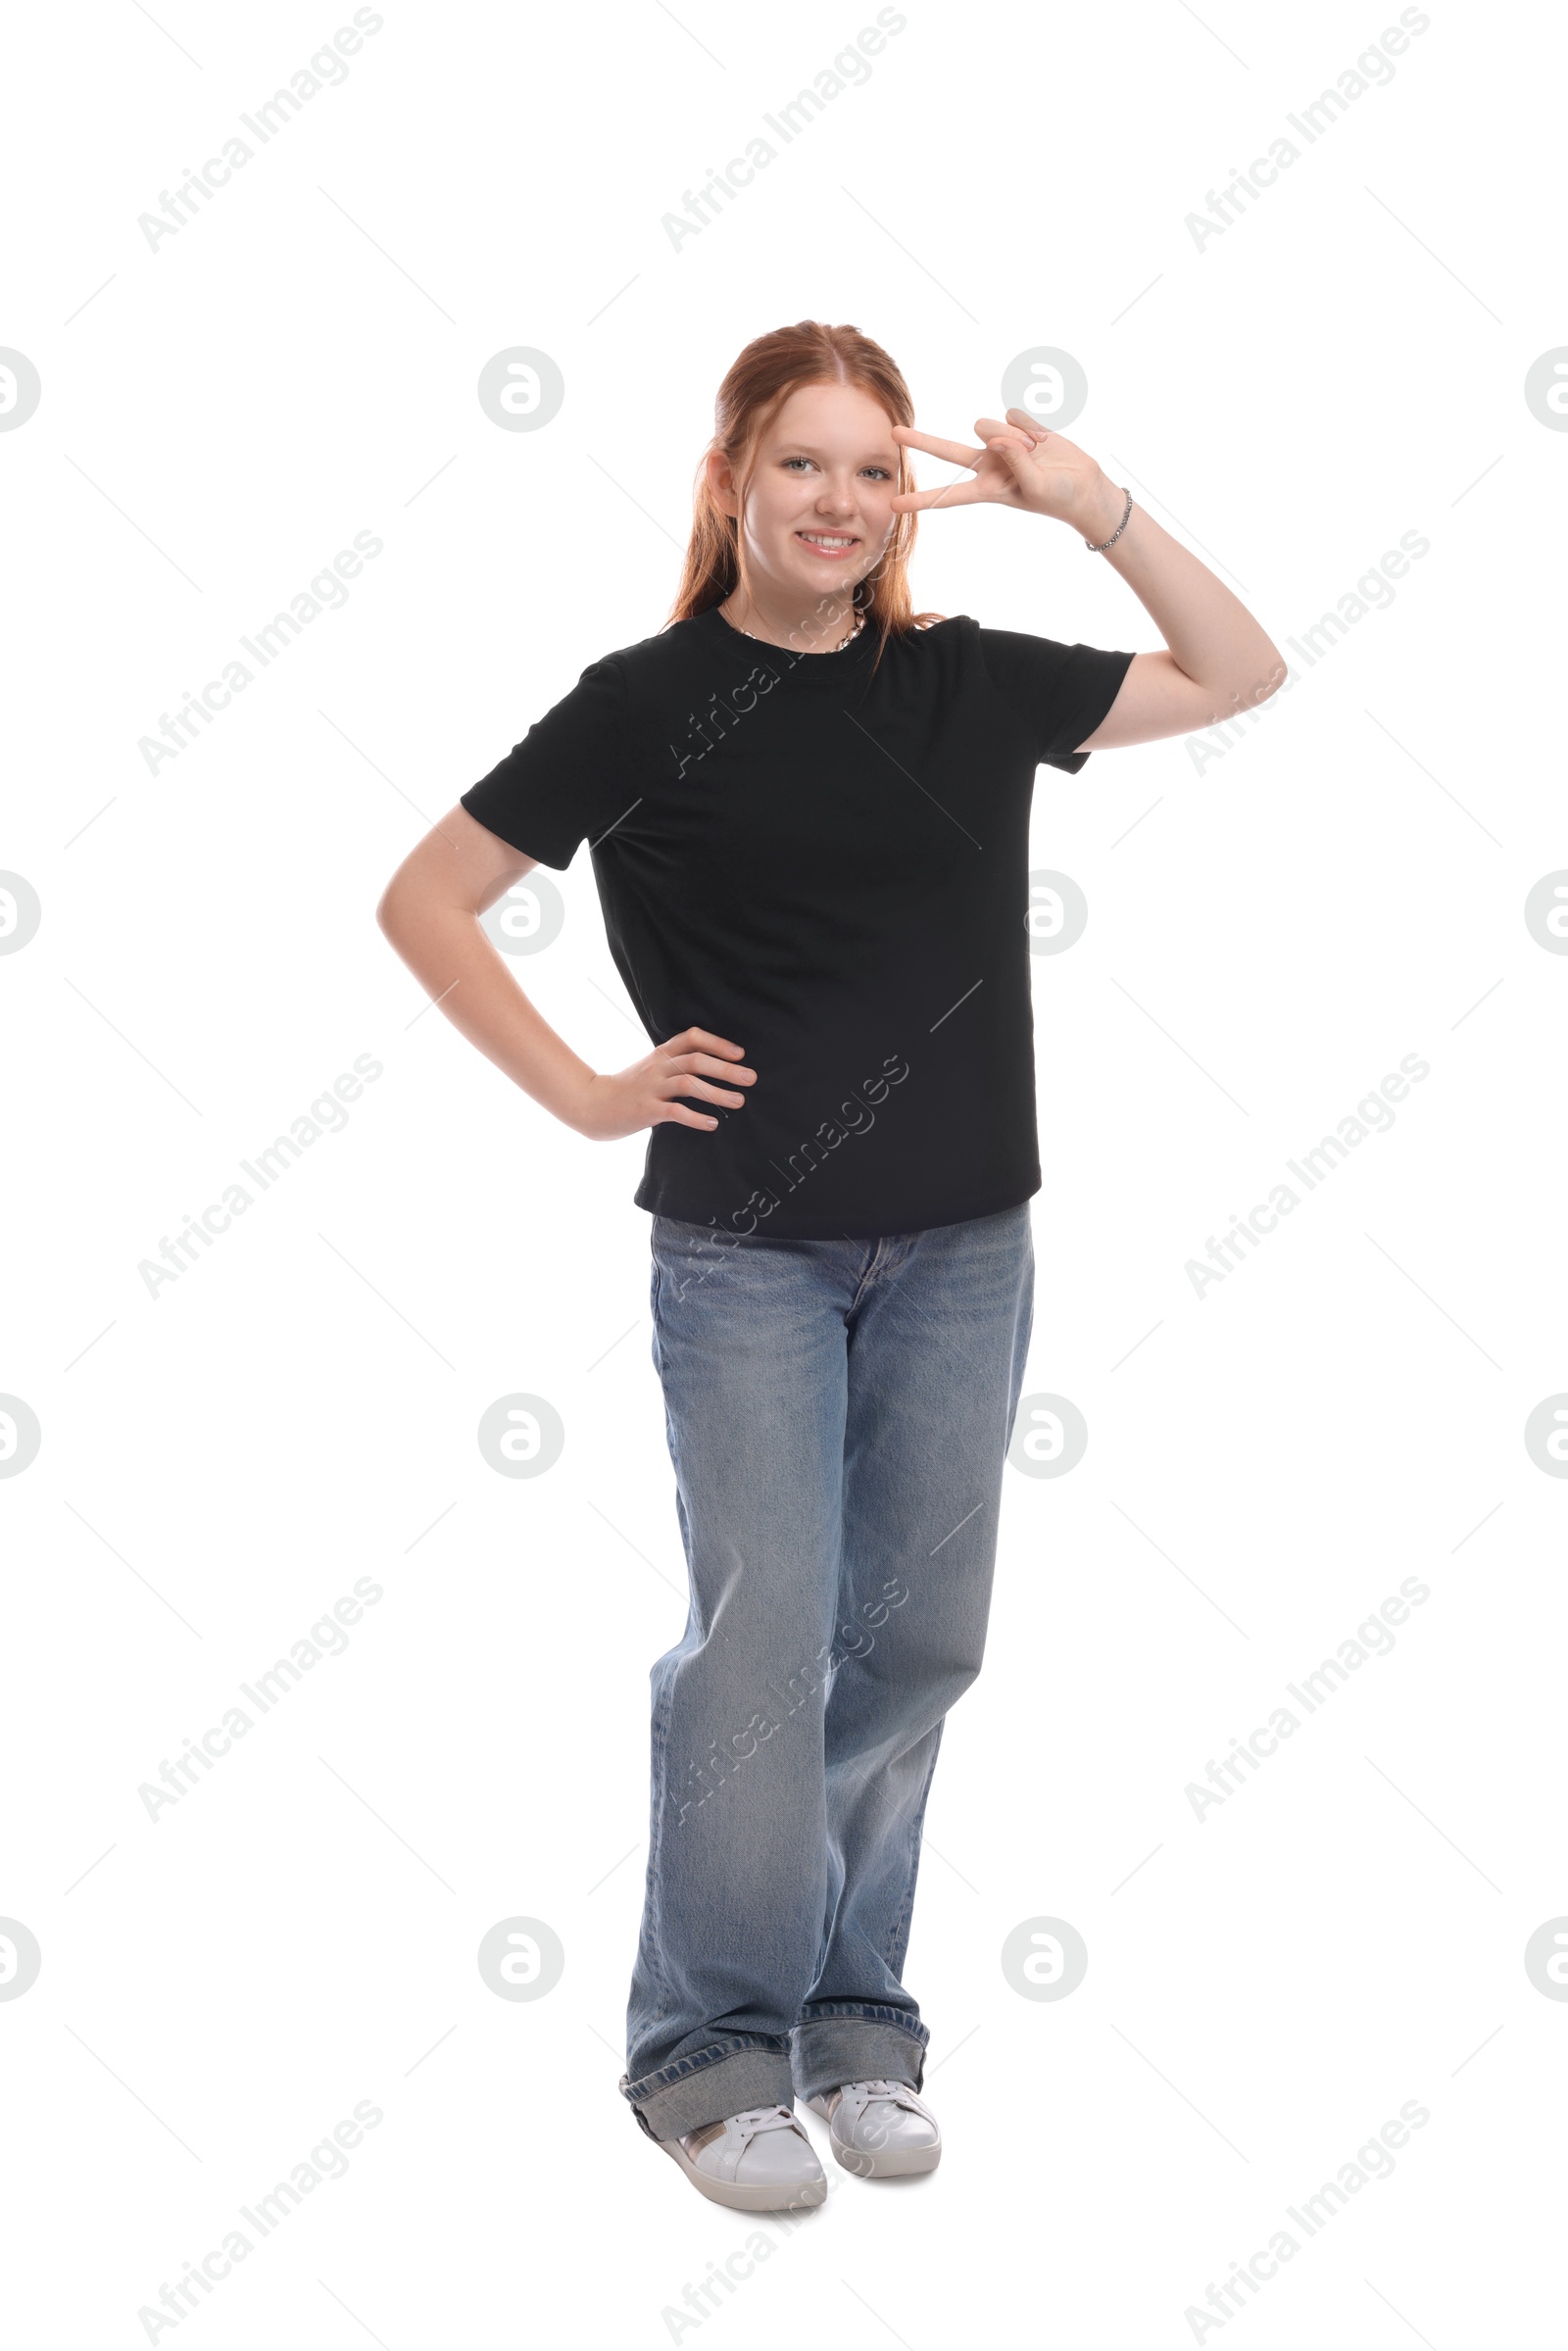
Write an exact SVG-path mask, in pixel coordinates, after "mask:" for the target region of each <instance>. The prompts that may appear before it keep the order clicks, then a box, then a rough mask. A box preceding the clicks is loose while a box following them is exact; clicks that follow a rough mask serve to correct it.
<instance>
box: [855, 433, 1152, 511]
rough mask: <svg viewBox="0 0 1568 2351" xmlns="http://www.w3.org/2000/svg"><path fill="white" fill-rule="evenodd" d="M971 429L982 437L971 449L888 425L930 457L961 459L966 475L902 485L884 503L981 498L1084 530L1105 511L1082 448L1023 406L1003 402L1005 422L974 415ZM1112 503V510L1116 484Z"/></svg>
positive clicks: (1097, 472)
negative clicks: (936, 485)
mask: <svg viewBox="0 0 1568 2351" xmlns="http://www.w3.org/2000/svg"><path fill="white" fill-rule="evenodd" d="M974 428H975V431H976V432H977V433H978V434H979V435H980V437H981V442H982V446H981V447H980V448H978V449H973V448H970V447H968V446H967V445H966V444H965V443H964V442H962V441H942V440H938V439H937V438H936V436H935V435H934V434H932V433H923V432H916V431H914V430H913V428H912V427H911V426H909V425H907V424H895V425H894V427H893V438H894V439H895V441H897V442H899V443H900V444H901V445H902V446H903V447H906V448H909V449H923V450H925V451H926V452H927V453H928V455H930V456H931V457H939V458H944V459H946V461H947V463H948V464H949V465H967V466H968V467H969V468H970V476H971V477H970V479H969V480H967V481H953V482H949V483H948V485H947V487H946V489H942V490H906V491H903V492H901V494H900V495H899V496H898V497H897V498H895V499H893V500H892V502H891V503H892V507H893V511H894V513H895V514H921V513H923V512H925V510H926V509H928V508H930V507H937V506H977V505H979V504H981V503H982V502H985V503H991V504H995V505H998V506H1015V507H1021V508H1023V510H1024V511H1025V513H1027V514H1050V515H1051V516H1053V517H1054V520H1056V521H1057V522H1070V523H1073V524H1074V525H1075V526H1079V527H1082V528H1083V529H1084V531H1085V535H1086V536H1087V535H1088V525H1089V523H1090V522H1092V521H1096V520H1098V518H1099V516H1100V515H1101V514H1102V513H1103V511H1104V506H1105V502H1106V499H1107V497H1108V496H1109V494H1110V485H1109V484H1107V482H1106V480H1105V476H1104V474H1103V472H1102V471H1101V468H1100V466H1099V465H1098V464H1097V463H1096V461H1095V460H1094V459H1093V458H1092V457H1091V456H1090V455H1089V454H1088V452H1087V450H1083V449H1080V448H1079V447H1078V445H1077V443H1076V442H1074V441H1069V440H1066V439H1065V438H1064V437H1063V436H1062V434H1060V433H1054V432H1047V431H1046V430H1045V429H1044V428H1043V427H1042V425H1041V424H1040V422H1039V419H1038V418H1037V417H1033V416H1030V415H1029V413H1028V411H1027V410H1026V409H1020V408H1010V409H1008V411H1007V415H1006V419H1005V421H1004V420H1003V419H1002V418H1001V417H998V416H977V417H976V418H975V424H974ZM1115 504H1116V509H1117V512H1118V514H1119V512H1120V510H1121V505H1122V493H1121V492H1119V491H1118V492H1116V493H1115ZM1113 527H1114V525H1113V524H1112V525H1107V528H1113ZM1098 535H1100V536H1103V535H1104V534H1103V533H1100V534H1098Z"/></svg>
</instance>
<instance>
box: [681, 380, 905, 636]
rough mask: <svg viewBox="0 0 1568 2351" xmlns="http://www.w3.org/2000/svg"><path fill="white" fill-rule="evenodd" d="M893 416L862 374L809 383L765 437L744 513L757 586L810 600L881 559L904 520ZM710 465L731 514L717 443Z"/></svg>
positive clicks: (731, 493) (840, 587)
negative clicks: (848, 380)
mask: <svg viewBox="0 0 1568 2351" xmlns="http://www.w3.org/2000/svg"><path fill="white" fill-rule="evenodd" d="M891 421H892V420H891V418H890V417H889V416H888V415H887V413H886V411H885V410H884V409H882V408H881V407H879V405H878V404H877V402H876V401H875V400H873V399H872V398H871V396H870V394H869V393H867V392H862V391H861V390H860V389H859V387H858V385H856V384H835V383H817V384H803V385H802V386H801V387H800V389H799V390H798V391H795V392H792V393H791V394H790V396H789V398H788V399H787V400H786V401H785V403H784V405H783V407H782V408H781V409H780V410H779V412H778V415H777V416H775V417H774V419H773V422H772V423H771V424H770V425H769V426H768V427H767V429H766V431H765V432H764V433H763V435H762V438H761V440H760V443H759V445H758V448H757V451H756V455H755V460H754V463H753V466H752V476H751V480H750V482H749V484H748V485H747V491H746V512H745V516H744V519H743V520H742V523H741V531H742V536H743V538H744V541H745V555H746V566H747V571H748V574H749V576H750V578H751V580H752V582H753V584H754V586H756V587H758V588H759V589H760V590H762V591H763V592H764V593H765V592H766V591H767V590H768V589H771V590H772V592H773V594H774V595H775V596H776V597H777V598H778V600H779V601H780V602H781V603H786V604H793V605H796V606H799V607H801V608H802V609H805V608H807V607H809V605H811V604H813V603H814V602H815V600H816V599H817V598H818V597H820V596H826V595H835V594H842V593H843V592H844V591H845V590H846V589H849V588H853V587H854V586H855V585H856V584H857V583H858V581H860V580H862V579H864V578H865V576H866V574H867V573H868V572H870V571H872V570H874V569H875V567H876V564H877V562H878V560H879V558H880V557H881V554H882V551H883V549H884V547H885V546H886V544H887V542H888V539H889V537H890V535H891V534H892V531H893V529H894V527H895V525H896V523H897V521H898V516H897V515H896V514H894V513H893V511H892V506H891V501H892V500H893V499H894V498H896V497H897V495H898V490H899V451H898V445H897V443H896V442H895V441H894V439H893V437H892V433H891V431H890V429H889V427H890V424H891ZM708 463H709V474H710V479H711V482H712V485H713V489H714V491H715V493H716V495H717V497H718V500H719V503H720V505H721V506H722V508H723V510H724V512H725V513H726V514H736V513H737V512H738V506H737V499H736V490H735V480H734V476H733V474H732V472H731V470H730V467H729V463H728V461H727V460H726V459H725V458H724V457H723V456H722V455H720V453H719V452H718V451H716V450H715V451H713V452H712V453H711V456H710V458H709V461H708Z"/></svg>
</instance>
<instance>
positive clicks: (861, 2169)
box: [806, 2081, 942, 2180]
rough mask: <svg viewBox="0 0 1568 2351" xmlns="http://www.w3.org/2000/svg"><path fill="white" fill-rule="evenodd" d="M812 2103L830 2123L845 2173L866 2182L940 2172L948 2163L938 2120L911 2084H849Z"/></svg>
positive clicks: (811, 2100) (815, 2110)
mask: <svg viewBox="0 0 1568 2351" xmlns="http://www.w3.org/2000/svg"><path fill="white" fill-rule="evenodd" d="M806 2103H807V2104H808V2106H809V2108H810V2109H811V2112H812V2113H813V2114H819V2115H821V2116H822V2117H823V2119H824V2121H825V2122H826V2123H827V2125H828V2136H829V2137H830V2138H831V2140H832V2142H833V2152H834V2154H835V2156H836V2157H837V2158H838V2160H839V2162H840V2163H841V2164H842V2165H843V2167H844V2169H845V2170H846V2171H847V2172H855V2173H857V2174H858V2177H859V2178H860V2179H862V2180H897V2179H904V2178H906V2177H907V2175H908V2174H909V2173H911V2172H934V2171H935V2170H936V2168H937V2165H938V2164H939V2163H940V2162H941V2161H942V2133H941V2131H939V2130H938V2128H937V2118H936V2116H935V2115H934V2114H933V2113H932V2112H931V2109H930V2107H929V2106H925V2105H922V2103H921V2102H920V2100H919V2099H918V2098H917V2097H916V2096H915V2094H914V2092H913V2090H912V2089H910V2087H909V2085H908V2083H907V2082H880V2081H878V2082H845V2084H844V2086H843V2088H842V2089H828V2090H823V2091H822V2092H821V2094H820V2096H818V2097H815V2098H808V2099H807V2101H806Z"/></svg>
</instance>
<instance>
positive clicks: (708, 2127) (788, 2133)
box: [659, 2106, 827, 2212]
mask: <svg viewBox="0 0 1568 2351" xmlns="http://www.w3.org/2000/svg"><path fill="white" fill-rule="evenodd" d="M659 2143H660V2145H661V2146H662V2148H663V2150H664V2152H665V2154H666V2155H672V2156H673V2157H674V2159H675V2161H676V2162H677V2163H678V2164H679V2165H680V2168H681V2170H682V2171H683V2172H684V2173H685V2175H686V2177H687V2179H688V2180H690V2181H691V2183H692V2185H693V2187H695V2188H696V2189H697V2191H698V2193H699V2194H700V2195H704V2196H711V2198H712V2200H713V2202H714V2203H715V2204H728V2205H732V2206H733V2207H734V2209H735V2210H736V2211H737V2212H794V2211H797V2210H799V2208H800V2207H801V2206H803V2205H807V2204H820V2203H821V2202H822V2200H823V2198H824V2197H825V2196H826V2194H827V2176H826V2174H825V2173H824V2171H823V2169H822V2167H821V2165H820V2164H819V2163H818V2162H817V2160H816V2151H815V2149H814V2148H813V2147H812V2145H811V2142H810V2140H809V2138H808V2137H807V2135H806V2132H805V2131H803V2130H802V2129H801V2126H800V2124H799V2123H798V2122H797V2121H796V2119H795V2114H794V2110H793V2108H791V2107H788V2106H753V2107H749V2108H748V2110H747V2111H746V2113H745V2114H732V2115H731V2116H730V2118H729V2120H728V2121H727V2122H724V2123H705V2124H704V2125H703V2127H702V2129H701V2130H700V2131H687V2133H686V2135H685V2137H684V2138H662V2139H661V2140H660V2142H659Z"/></svg>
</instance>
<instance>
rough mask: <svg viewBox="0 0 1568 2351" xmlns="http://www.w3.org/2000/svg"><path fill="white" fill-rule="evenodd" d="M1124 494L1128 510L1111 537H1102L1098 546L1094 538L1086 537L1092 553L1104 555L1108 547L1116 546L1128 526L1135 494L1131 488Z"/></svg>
mask: <svg viewBox="0 0 1568 2351" xmlns="http://www.w3.org/2000/svg"><path fill="white" fill-rule="evenodd" d="M1123 496H1124V497H1125V498H1126V501H1127V506H1126V510H1125V512H1124V513H1123V514H1122V518H1121V520H1120V521H1119V522H1118V523H1117V525H1116V527H1115V529H1114V530H1113V531H1112V532H1111V534H1110V537H1109V538H1108V539H1103V540H1102V541H1101V543H1100V545H1099V546H1098V547H1097V546H1096V545H1095V543H1094V541H1093V540H1092V539H1086V540H1085V541H1084V545H1085V546H1086V547H1087V548H1088V550H1089V552H1090V554H1091V555H1103V554H1104V552H1105V549H1106V548H1107V547H1114V546H1115V544H1116V541H1117V540H1118V539H1119V538H1120V537H1121V534H1122V532H1123V531H1124V530H1125V529H1126V528H1127V523H1128V519H1129V517H1130V516H1131V514H1132V511H1133V494H1132V492H1131V490H1126V491H1124V492H1123Z"/></svg>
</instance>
